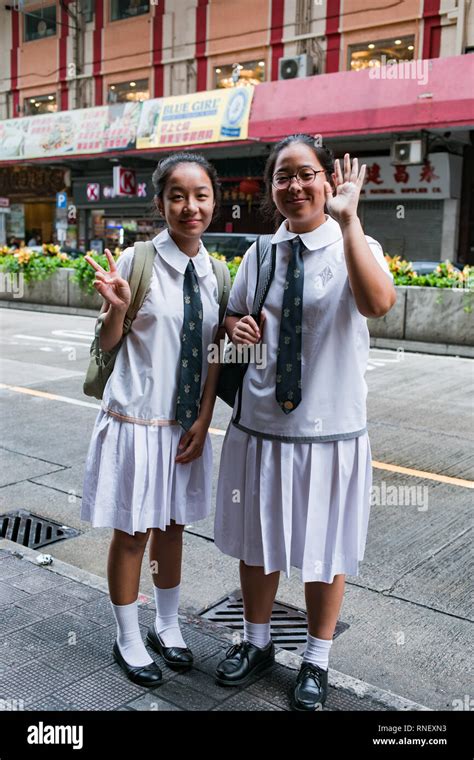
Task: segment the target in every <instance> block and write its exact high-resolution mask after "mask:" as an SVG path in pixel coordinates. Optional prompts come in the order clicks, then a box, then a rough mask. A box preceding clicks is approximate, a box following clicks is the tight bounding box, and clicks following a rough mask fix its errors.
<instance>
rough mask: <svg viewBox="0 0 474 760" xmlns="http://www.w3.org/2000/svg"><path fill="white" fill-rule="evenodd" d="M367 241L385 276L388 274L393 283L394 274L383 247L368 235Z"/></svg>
mask: <svg viewBox="0 0 474 760" xmlns="http://www.w3.org/2000/svg"><path fill="white" fill-rule="evenodd" d="M365 239H366V240H367V243H368V244H369V248H370V250H371V251H372V253H373V254H374V256H375V258H376V260H377V262H378V263H379V264H380V266H381V267H382V269H383V271H384V272H385V274H388V276H389V277H390V279H391V280H392V282H393V274H392V273H391V271H390V269H389V266H388V264H387V261H386V259H385V256H384V253H383V249H382V246H381V245H380V243H379V242H377V240H374V238H372V237H370V236H369V235H366V236H365Z"/></svg>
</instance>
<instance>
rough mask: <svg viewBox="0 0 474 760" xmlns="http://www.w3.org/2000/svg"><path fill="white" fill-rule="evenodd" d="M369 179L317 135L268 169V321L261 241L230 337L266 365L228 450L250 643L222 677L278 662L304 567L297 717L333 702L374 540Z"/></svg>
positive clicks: (374, 277) (219, 535) (240, 282)
mask: <svg viewBox="0 0 474 760" xmlns="http://www.w3.org/2000/svg"><path fill="white" fill-rule="evenodd" d="M364 175H365V166H362V168H361V169H360V170H359V166H358V161H357V159H354V160H353V162H352V164H351V161H350V157H349V155H348V154H346V155H345V157H344V166H343V168H341V166H340V163H339V161H336V165H335V166H334V161H333V158H332V155H331V153H330V152H329V151H328V150H327V149H326V148H324V147H322V146H320V145H318V143H317V142H316V141H315V140H314V138H312V137H310V136H309V135H304V134H298V135H291V136H290V137H287V138H285V139H284V140H282V141H281V142H280V143H278V144H277V145H276V146H275V147H274V148H273V150H272V152H271V154H270V157H269V159H268V161H267V165H266V169H265V179H266V187H267V204H266V208H267V210H268V211H269V213H270V214H274V215H275V220H276V221H277V222H278V223H280V226H279V227H278V230H277V232H276V234H275V235H274V236H273V239H272V243H274V244H275V245H276V265H275V272H274V277H273V280H272V282H271V285H270V289H269V291H268V295H267V298H266V301H265V304H264V311H263V312H262V320H261V322H260V324H259V325H258V324H257V323H256V322H255V320H254V319H253V318H252V317H251V316H250V314H251V311H252V306H253V299H254V293H255V286H256V277H257V261H256V246H255V244H254V245H253V246H252V247H251V248H250V249H249V251H248V252H247V253H246V255H245V257H244V259H243V262H242V264H241V266H240V268H239V271H238V273H237V276H236V279H235V282H234V286H233V289H232V292H231V295H230V299H229V306H228V310H227V315H228V316H227V318H226V329H227V332H228V335H229V337H230V339H231V340H232V341H233V342H234V343H236V344H237V345H239V344H255V343H258V342H259V341H260V340H263V341H264V342H265V343H266V346H267V358H268V360H267V363H266V366H265V367H262V366H258V365H257V364H252V363H251V364H250V365H249V367H248V369H247V372H246V374H245V376H244V382H243V388H242V404H241V415H240V419H237V418H236V416H234V418H233V420H232V422H231V424H230V425H229V428H228V430H227V433H226V437H225V439H224V444H223V449H222V457H221V465H220V472H219V482H218V488H217V510H216V526H215V540H216V544H217V546H219V548H220V549H221V550H222V551H223V552H225V553H226V554H229V555H231V556H233V557H237V558H239V559H240V575H241V585H242V594H243V599H244V639H243V641H242V642H241V643H240V644H236V645H234V646H233V647H231V648H230V649H229V650H228V652H227V656H226V658H225V660H223V661H222V662H221V663H220V665H219V666H218V668H217V673H216V678H217V681H218V683H220V684H221V685H223V686H235V685H239V684H242V683H245V682H246V681H247V679H248V678H249V677H250V676H251V675H252V674H254V673H256V672H259V671H261V670H263V669H265V668H266V667H269V666H270V665H271V664H272V663H273V660H274V648H273V644H272V642H271V639H270V616H271V612H272V605H273V601H274V599H275V594H276V591H277V588H278V581H279V576H280V571H281V570H284V571H285V572H286V573H287V575H288V576H289V574H290V566H292V565H293V566H295V567H298V568H301V573H302V579H303V582H304V584H305V596H306V604H307V611H308V640H307V646H306V651H305V654H304V658H303V664H302V667H301V670H300V673H299V675H298V678H297V682H296V685H295V688H294V692H293V695H292V705H293V708H294V709H296V710H315V709H318V707H319V706H320V705H321V704H322V703H324V701H325V699H326V695H327V674H328V658H329V650H330V647H331V644H332V637H333V635H334V630H335V626H336V622H337V619H338V614H339V610H340V607H341V604H342V599H343V593H344V582H345V574H346V573H350V574H351V575H357V573H358V564H359V562H360V561H361V560H362V559H363V556H364V549H365V542H366V535H367V523H368V517H369V503H370V501H369V496H370V487H371V477H372V470H371V451H370V443H369V438H368V434H367V427H366V403H365V402H366V393H367V385H366V383H365V380H364V373H365V370H366V367H367V359H368V353H369V333H368V330H367V324H366V317H380V316H382V315H383V314H385V313H386V312H387V311H388V310H389V309H390V308H391V307H392V305H393V304H394V302H395V298H396V296H395V289H394V287H393V284H392V280H393V278H392V276H391V274H390V272H389V269H388V266H387V263H386V261H385V259H384V256H383V252H382V249H381V247H380V245H379V244H378V243H377V242H376V241H375V240H373V239H372V238H370V237H368V236H366V235H364V232H363V230H362V226H361V224H360V221H359V219H358V217H357V204H358V200H359V194H360V190H361V187H362V184H363V181H364ZM335 191H337V193H336V192H335ZM325 206H326V207H327V210H328V212H329V215H330V216H328V215H326V214H325V213H324V211H325ZM237 408H238V399H237V402H236V408H235V411H237Z"/></svg>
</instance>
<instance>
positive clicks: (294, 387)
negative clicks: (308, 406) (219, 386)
mask: <svg viewBox="0 0 474 760" xmlns="http://www.w3.org/2000/svg"><path fill="white" fill-rule="evenodd" d="M304 250H305V245H304V243H303V241H302V240H301V239H300V238H299V237H298V236H297V237H295V238H293V239H292V240H291V256H290V260H289V262H288V269H287V271H286V280H285V288H284V291H283V304H282V307H281V321H280V335H279V338H278V358H277V368H276V399H277V402H278V404H279V405H280V409H281V410H282V411H283V412H284V413H285V414H289V413H290V412H292V411H293V409H296V407H297V406H298V404H299V403H300V401H301V344H302V322H303V285H304V262H303V251H304Z"/></svg>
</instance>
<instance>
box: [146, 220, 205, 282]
mask: <svg viewBox="0 0 474 760" xmlns="http://www.w3.org/2000/svg"><path fill="white" fill-rule="evenodd" d="M153 245H154V246H155V248H156V250H157V251H158V253H159V254H160V256H161V258H162V259H164V260H165V261H166V263H167V264H169V265H170V266H172V267H173V269H176V270H177V271H178V272H180V273H181V274H184V273H185V271H186V267H187V266H188V264H189V262H190V261H192V262H193V264H194V267H195V269H196V274H197V276H198V277H204V276H205V275H206V274H208V272H209V266H210V262H209V254H208V252H207V251H206V249H205V247H204V244H203V242H202V240H200V241H199V251H198V252H197V254H196V255H195V256H188V255H187V254H186V253H183V251H181V250H180V249H179V248H178V246H177V245H176V243H175V242H174V240H173V238H172V237H171V235H170V233H169V232H168V230H167V229H164V230H162V231H161V232H160V233H158V235H156V237H154V238H153Z"/></svg>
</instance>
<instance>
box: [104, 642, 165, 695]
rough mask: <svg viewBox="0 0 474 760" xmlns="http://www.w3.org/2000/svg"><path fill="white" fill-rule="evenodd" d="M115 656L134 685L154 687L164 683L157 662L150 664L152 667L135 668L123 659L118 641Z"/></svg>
mask: <svg viewBox="0 0 474 760" xmlns="http://www.w3.org/2000/svg"><path fill="white" fill-rule="evenodd" d="M113 655H114V658H115V660H116V662H118V664H119V665H120V667H121V668H122V670H123V671H124V672H125V673H126V675H127V678H129V679H130V681H133V683H137V684H138V685H139V686H151V687H153V686H159V685H160V683H161V682H162V680H163V674H162V672H161V670H160V669H159V667H158V665H157V664H156V663H155V662H152V663H150V665H142V666H141V667H138V668H133V667H132V666H131V665H129V664H128V662H127V661H126V660H124V658H123V657H122V653H121V651H120V649H119V646H118V644H117V641H115V643H114V648H113Z"/></svg>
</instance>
